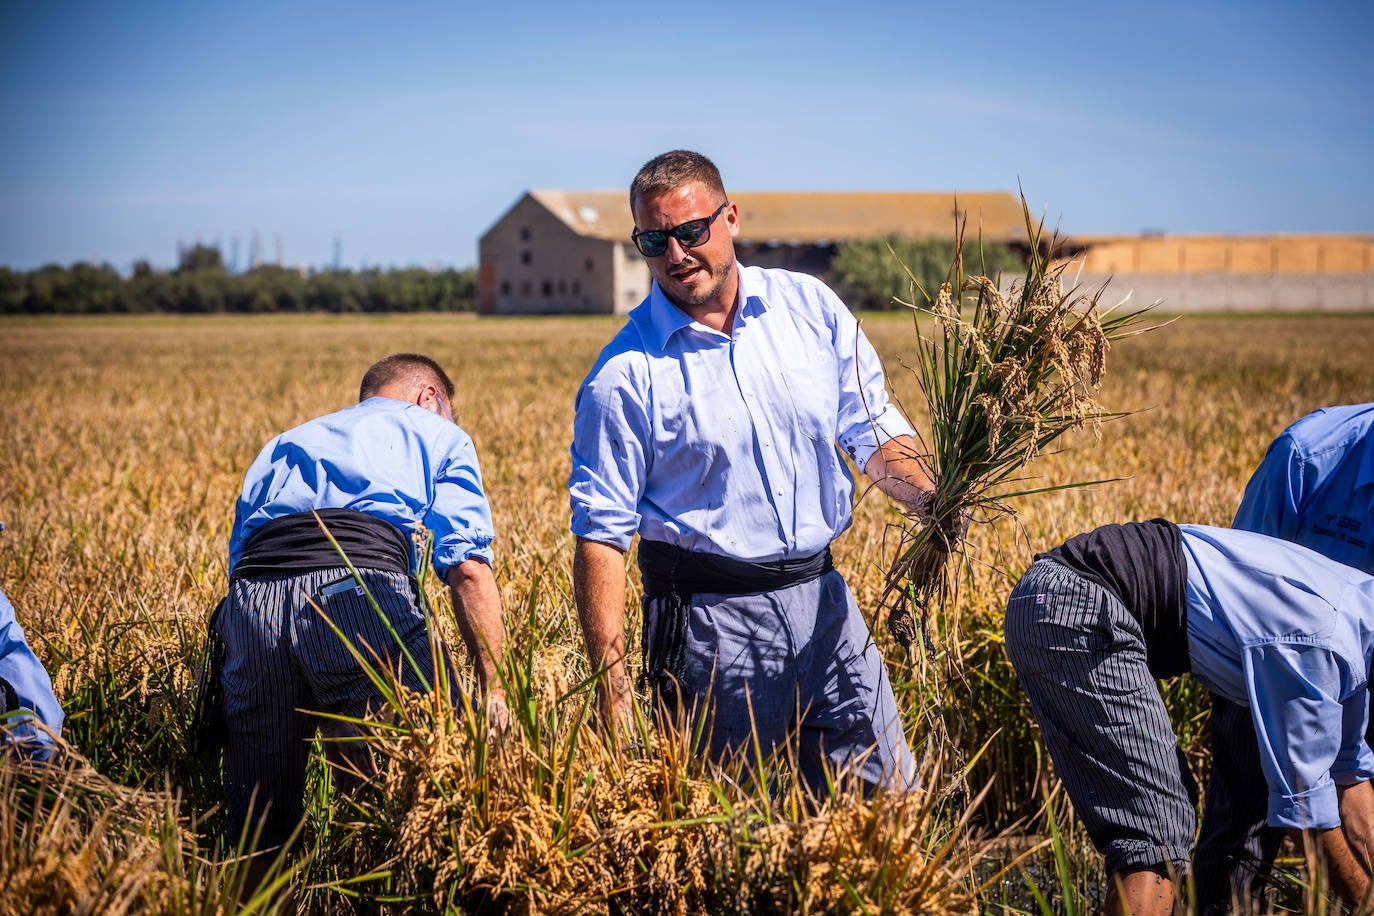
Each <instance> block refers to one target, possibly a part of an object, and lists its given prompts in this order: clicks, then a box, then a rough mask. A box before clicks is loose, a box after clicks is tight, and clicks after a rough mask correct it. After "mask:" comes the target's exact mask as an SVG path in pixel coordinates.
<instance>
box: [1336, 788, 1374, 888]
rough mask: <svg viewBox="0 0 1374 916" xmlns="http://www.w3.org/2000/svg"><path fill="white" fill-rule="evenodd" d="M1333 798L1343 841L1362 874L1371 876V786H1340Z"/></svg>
mask: <svg viewBox="0 0 1374 916" xmlns="http://www.w3.org/2000/svg"><path fill="white" fill-rule="evenodd" d="M1337 797H1338V799H1339V806H1340V814H1341V831H1342V832H1343V833H1344V834H1345V842H1346V844H1347V845H1348V846H1349V847H1350V851H1351V853H1352V854H1354V856H1355V860H1356V861H1357V862H1359V863H1360V865H1361V867H1363V868H1364V871H1365V874H1367V875H1370V876H1374V784H1371V783H1369V782H1357V783H1353V784H1351V785H1348V786H1341V787H1339V788H1338V789H1337Z"/></svg>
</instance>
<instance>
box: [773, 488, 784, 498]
mask: <svg viewBox="0 0 1374 916" xmlns="http://www.w3.org/2000/svg"><path fill="white" fill-rule="evenodd" d="M773 492H775V493H777V494H778V495H779V496H781V495H782V487H779V488H778V489H776V490H774V491H773Z"/></svg>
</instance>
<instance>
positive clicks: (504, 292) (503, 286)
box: [501, 280, 510, 296]
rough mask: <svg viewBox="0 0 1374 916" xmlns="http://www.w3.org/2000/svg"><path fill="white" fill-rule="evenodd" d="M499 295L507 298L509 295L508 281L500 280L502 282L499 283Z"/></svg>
mask: <svg viewBox="0 0 1374 916" xmlns="http://www.w3.org/2000/svg"><path fill="white" fill-rule="evenodd" d="M501 295H503V296H509V295H510V281H509V280H502V281H501Z"/></svg>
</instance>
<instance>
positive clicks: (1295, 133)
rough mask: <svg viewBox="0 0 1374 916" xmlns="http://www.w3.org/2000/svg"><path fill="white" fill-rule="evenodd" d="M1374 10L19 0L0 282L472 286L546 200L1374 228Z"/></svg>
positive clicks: (0, 81) (6, 61) (7, 50)
mask: <svg viewBox="0 0 1374 916" xmlns="http://www.w3.org/2000/svg"><path fill="white" fill-rule="evenodd" d="M1371 34H1374V4H1370V3H1368V0H1360V2H1321V0H1318V2H1310V3H1303V4H1300V3H1298V2H1296V0H1295V2H1292V3H1270V2H1236V3H1230V2H1226V3H1223V2H1191V3H1190V2H1178V3H1175V2H1171V0H1164V2H1153V3H1148V4H1146V3H1140V4H1130V5H1118V4H1112V3H1100V2H1097V3H1067V4H1056V3H1042V4H1036V3H1028V2H1023V3H1020V4H1010V3H1001V2H984V3H976V4H975V3H966V4H952V3H943V4H938V5H927V4H922V3H917V2H911V0H908V2H876V3H863V2H854V3H849V4H836V3H833V2H811V0H793V2H787V3H782V2H759V3H748V2H745V0H738V2H735V3H720V4H717V3H697V4H662V3H625V2H619V0H609V2H601V3H596V4H574V3H545V2H542V0H527V2H522V3H506V4H498V3H480V4H478V3H393V4H385V5H384V4H361V3H354V2H348V0H336V2H331V3H288V2H281V3H256V2H222V3H218V4H215V5H213V6H211V5H207V4H200V3H139V2H126V3H117V4H95V3H84V4H82V3H62V2H43V3H18V2H10V3H5V4H3V7H0V119H3V120H2V121H0V123H3V124H4V125H5V128H6V130H5V135H6V138H5V140H4V142H3V143H0V265H7V266H10V267H15V268H22V269H31V268H34V267H37V266H39V265H41V264H44V263H48V262H58V263H63V264H67V263H71V262H73V261H78V260H87V261H96V262H100V261H106V262H109V263H111V264H113V265H115V266H116V267H118V268H119V269H121V270H128V269H129V266H130V265H131V264H132V262H133V261H135V260H136V259H140V258H144V259H147V260H149V261H151V262H152V263H153V264H154V265H157V266H171V265H173V264H174V263H175V260H176V246H177V242H178V240H181V241H184V242H185V243H187V244H191V243H193V242H195V241H197V240H199V241H202V242H205V243H213V242H215V241H218V242H219V243H220V245H221V247H222V248H223V250H224V251H225V254H226V257H228V256H229V255H230V253H231V245H232V242H233V240H234V239H235V238H237V239H238V240H239V245H240V255H239V257H240V263H241V264H242V263H243V262H245V261H246V260H247V252H248V246H249V243H250V239H251V237H252V235H253V233H254V232H255V231H256V232H257V233H258V235H259V237H260V239H261V243H262V250H263V253H264V255H265V256H267V257H268V258H271V257H273V255H274V252H275V247H276V240H277V239H278V238H279V239H280V244H281V249H282V256H283V261H284V262H285V263H288V264H308V265H312V266H325V265H328V264H329V263H331V262H332V259H333V254H334V244H335V239H336V238H338V239H339V244H340V251H341V262H342V264H343V265H344V266H346V267H354V268H356V267H358V266H360V265H361V264H364V263H366V264H369V265H383V266H386V265H398V266H399V265H406V264H421V265H452V266H459V267H463V266H470V265H472V264H474V263H475V261H476V258H477V253H476V243H477V238H478V237H479V236H480V235H481V234H482V232H484V231H485V230H486V229H487V228H488V227H489V226H490V225H491V224H492V223H493V222H494V221H495V220H496V219H497V218H498V217H499V216H500V215H501V214H502V213H503V212H504V211H505V210H506V208H508V207H509V206H510V205H511V204H513V203H514V202H515V201H516V199H517V198H518V197H519V195H520V194H521V193H522V192H523V191H524V190H526V189H528V188H538V187H544V188H623V187H625V186H626V185H627V184H628V183H629V180H630V178H631V177H632V176H633V174H634V171H635V170H636V169H637V168H638V167H639V165H640V164H642V163H643V162H644V161H645V160H646V159H648V158H650V157H651V156H653V155H655V154H656V153H659V152H662V151H663V150H665V149H671V148H674V147H686V148H690V149H697V150H700V151H702V152H704V153H706V154H707V155H709V156H711V157H712V158H713V159H715V161H716V162H717V164H718V165H719V166H720V167H721V170H722V172H723V173H724V176H725V180H726V185H727V188H732V189H739V190H824V189H837V190H858V189H863V190H939V189H949V188H952V189H956V190H968V191H973V190H987V189H1015V187H1016V185H1017V182H1018V180H1019V181H1020V182H1021V184H1022V186H1023V187H1024V188H1025V191H1026V195H1027V198H1028V199H1029V201H1030V202H1031V204H1032V206H1033V207H1035V208H1037V209H1043V210H1045V211H1046V212H1047V214H1048V216H1049V219H1050V221H1051V222H1058V223H1059V224H1060V225H1061V226H1062V228H1063V229H1064V231H1066V232H1070V233H1135V232H1140V231H1142V230H1163V231H1166V232H1170V233H1203V232H1227V233H1229V232H1239V233H1254V232H1284V231H1290V232H1365V233H1369V232H1374V175H1372V174H1371V173H1374V54H1371V53H1370V52H1369V49H1368V40H1369V36H1370V35H1371Z"/></svg>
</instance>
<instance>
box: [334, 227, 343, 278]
mask: <svg viewBox="0 0 1374 916" xmlns="http://www.w3.org/2000/svg"><path fill="white" fill-rule="evenodd" d="M342 255H343V239H341V238H339V237H338V236H337V235H336V236H334V273H338V272H339V262H340V259H341V256H342Z"/></svg>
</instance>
